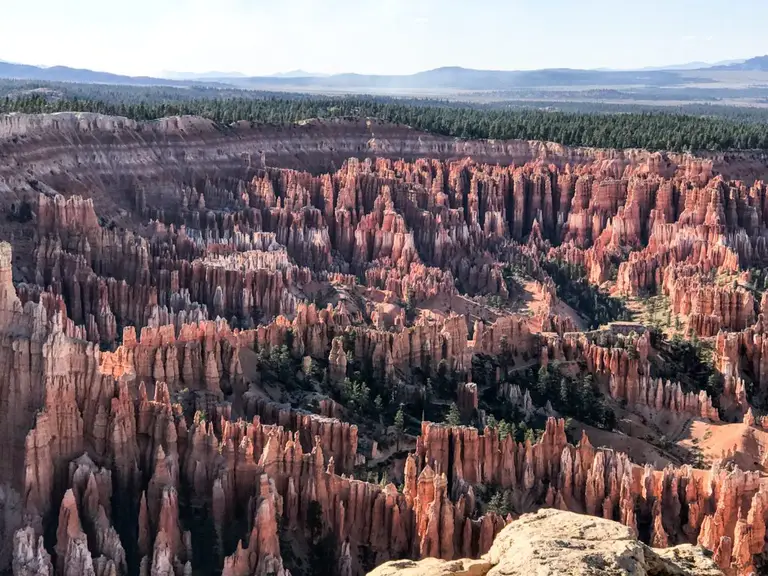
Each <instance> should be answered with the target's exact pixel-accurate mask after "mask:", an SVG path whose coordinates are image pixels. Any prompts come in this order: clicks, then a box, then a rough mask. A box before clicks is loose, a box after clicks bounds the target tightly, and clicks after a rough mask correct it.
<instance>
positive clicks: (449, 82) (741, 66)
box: [0, 56, 768, 93]
mask: <svg viewBox="0 0 768 576" xmlns="http://www.w3.org/2000/svg"><path fill="white" fill-rule="evenodd" d="M721 71H757V72H768V56H759V57H756V58H750V59H748V60H743V61H728V62H725V63H716V64H704V63H699V62H693V63H689V64H681V65H675V66H670V67H667V68H663V69H646V70H575V69H547V70H531V71H505V70H474V69H470V68H460V67H456V66H449V67H444V68H436V69H434V70H427V71H425V72H419V73H416V74H409V75H389V76H384V75H381V76H377V75H365V74H335V75H331V76H325V75H322V74H313V73H310V72H305V71H303V70H294V71H291V72H284V73H278V74H275V75H272V76H245V75H243V74H241V73H239V72H205V73H179V72H166V73H163V76H165V77H164V78H153V77H149V76H124V75H120V74H112V73H109V72H97V71H93V70H87V69H80V68H69V67H67V66H53V67H50V68H45V67H39V66H31V65H27V64H14V63H10V62H3V61H1V60H0V78H16V79H25V80H42V81H58V82H80V83H90V84H130V85H140V86H153V85H166V86H169V85H170V86H191V85H193V86H215V87H237V88H250V89H261V90H290V91H313V90H314V91H323V90H327V91H342V92H351V91H357V92H389V93H397V92H399V91H401V92H413V91H423V90H433V91H434V90H442V91H504V90H514V89H520V88H536V87H544V86H553V87H557V86H559V87H570V86H572V87H584V86H603V87H616V86H654V87H669V86H677V85H681V84H691V83H695V82H708V81H712V74H713V72H721Z"/></svg>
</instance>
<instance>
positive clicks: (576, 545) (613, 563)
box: [368, 510, 722, 576]
mask: <svg viewBox="0 0 768 576" xmlns="http://www.w3.org/2000/svg"><path fill="white" fill-rule="evenodd" d="M449 574H450V575H456V574H459V575H462V576H524V575H527V574H537V575H541V576H548V575H552V576H555V575H557V574H572V575H574V576H581V575H587V574H616V575H617V576H618V575H620V574H656V575H664V576H673V575H683V574H688V575H690V576H705V575H706V576H710V575H712V576H714V575H717V574H722V572H721V571H720V569H718V567H717V566H716V565H715V563H714V562H713V561H712V560H711V559H710V558H708V557H707V556H705V555H704V553H703V551H702V550H701V549H700V548H695V547H693V546H677V547H675V548H667V549H651V548H648V547H647V546H646V545H644V544H643V543H642V542H638V541H637V540H636V539H635V537H634V536H633V534H632V533H631V532H630V531H629V530H627V528H626V527H625V526H622V525H621V524H618V523H616V522H609V521H606V520H602V519H598V518H590V517H589V516H582V515H578V514H572V513H570V512H560V511H557V510H542V511H540V512H539V513H537V514H528V515H525V516H523V517H521V518H520V519H519V520H515V521H514V522H512V523H511V524H509V525H508V526H507V527H506V528H504V530H502V531H501V532H500V533H499V534H498V535H497V536H496V539H495V540H494V542H493V546H492V547H491V549H490V551H489V552H488V553H487V554H485V555H484V556H483V557H482V558H481V559H480V560H455V561H451V562H448V561H440V560H434V559H427V560H421V561H418V562H413V561H407V560H400V561H394V562H388V563H386V564H384V565H382V566H380V567H378V568H377V569H376V570H374V571H373V572H370V573H369V575H368V576H417V575H418V576H448V575H449Z"/></svg>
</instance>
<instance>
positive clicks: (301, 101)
mask: <svg viewBox="0 0 768 576" xmlns="http://www.w3.org/2000/svg"><path fill="white" fill-rule="evenodd" d="M51 90H52V89H43V88H39V89H30V90H26V91H18V90H17V91H15V92H10V91H6V92H5V94H6V95H5V96H4V97H3V98H0V113H8V112H26V113H49V112H63V111H74V112H98V113H102V114H110V115H117V116H125V117H128V118H132V119H134V120H155V119H158V118H162V117H165V116H177V115H196V116H202V117H205V118H209V119H211V120H213V121H215V122H218V123H222V124H230V123H232V122H236V121H240V120H245V121H250V122H253V123H269V124H286V123H294V122H299V121H302V120H308V119H312V118H326V119H327V118H347V117H362V118H377V119H380V120H383V121H386V122H393V123H397V124H405V125H408V126H411V127H413V128H415V129H418V130H423V131H426V132H431V133H434V134H440V135H444V136H452V137H457V138H468V139H499V140H511V139H522V140H542V141H550V142H557V143H560V144H564V145H568V146H588V147H600V148H645V149H648V150H670V151H696V150H710V151H726V150H736V149H742V150H743V149H761V150H768V123H765V122H758V121H744V120H741V119H737V118H738V117H735V118H734V117H720V116H707V115H693V114H682V113H675V112H664V111H651V112H646V111H644V112H630V113H612V114H595V113H585V112H562V111H550V110H538V109H522V108H515V107H511V106H510V107H507V108H497V107H482V106H472V105H468V104H461V103H455V102H453V103H451V102H441V101H439V100H413V99H411V100H399V99H394V98H380V97H364V96H363V97H335V98H332V97H322V96H308V95H297V94H293V95H289V94H274V93H254V94H253V95H250V94H245V92H246V91H216V90H210V91H207V92H206V91H202V90H200V91H197V90H196V91H193V92H192V93H189V94H184V93H183V91H182V90H179V89H173V88H167V89H165V88H156V89H155V88H152V89H147V88H141V89H140V88H135V89H126V88H124V87H119V88H118V87H103V86H94V87H93V88H92V89H85V88H84V87H82V86H80V88H78V90H72V89H71V88H70V89H62V90H61V91H58V92H55V97H52V94H51ZM0 94H2V92H1V91H0ZM181 94H184V96H183V97H182V96H181ZM201 94H202V96H201Z"/></svg>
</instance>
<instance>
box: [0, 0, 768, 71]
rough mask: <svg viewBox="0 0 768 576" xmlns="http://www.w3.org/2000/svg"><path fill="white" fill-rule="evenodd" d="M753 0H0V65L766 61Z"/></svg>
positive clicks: (514, 66) (767, 46) (765, 10)
mask: <svg viewBox="0 0 768 576" xmlns="http://www.w3.org/2000/svg"><path fill="white" fill-rule="evenodd" d="M766 22H768V2H766V1H765V0H581V1H576V0H130V1H129V0H122V1H121V2H117V1H116V0H0V60H6V61H9V62H19V63H24V64H34V65H43V66H51V65H66V66H72V67H78V68H90V69H92V70H100V71H108V72H115V73H119V74H129V75H159V74H161V73H162V72H164V71H176V72H207V71H220V72H221V71H223V72H232V71H237V72H241V73H245V74H248V75H264V74H271V73H275V72H286V71H290V70H296V69H302V70H305V71H310V72H320V73H342V72H358V73H364V74H410V73H414V72H418V71H422V70H428V69H432V68H437V67H441V66H463V67H467V68H480V69H487V70H532V69H540V68H623V69H627V68H640V67H646V66H660V65H669V64H680V63H685V62H690V61H706V62H714V61H720V60H728V59H736V58H748V57H752V56H758V55H764V54H768V34H767V33H766V27H765V24H766Z"/></svg>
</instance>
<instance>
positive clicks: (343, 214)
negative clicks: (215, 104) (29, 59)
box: [0, 114, 768, 576]
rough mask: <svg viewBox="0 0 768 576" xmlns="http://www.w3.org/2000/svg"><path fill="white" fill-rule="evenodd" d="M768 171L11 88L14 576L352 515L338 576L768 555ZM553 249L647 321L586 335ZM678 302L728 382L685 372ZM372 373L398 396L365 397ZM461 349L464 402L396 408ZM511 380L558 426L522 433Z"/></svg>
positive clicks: (303, 545) (6, 501)
mask: <svg viewBox="0 0 768 576" xmlns="http://www.w3.org/2000/svg"><path fill="white" fill-rule="evenodd" d="M766 166H767V165H766V161H765V158H761V157H758V156H755V155H750V154H748V153H743V154H739V153H734V154H730V155H724V154H723V155H709V156H706V157H696V156H691V155H676V154H665V153H648V152H644V151H642V150H627V151H615V150H595V149H568V148H565V147H562V146H558V145H555V144H545V143H538V142H517V141H516V142H499V141H496V142H494V141H483V142H480V141H478V142H465V141H458V140H455V139H450V138H443V137H439V136H434V135H428V134H420V133H417V132H414V131H412V130H410V129H407V128H404V127H398V126H391V125H383V124H379V123H377V122H373V121H369V122H365V121H360V122H350V121H346V122H342V121H339V122H324V123H321V122H310V123H307V124H305V125H303V126H292V127H284V128H277V127H259V126H255V127H252V126H250V125H245V124H243V125H233V126H229V127H219V126H215V125H213V124H212V123H210V122H208V121H205V120H202V119H198V118H186V117H184V118H172V119H166V120H162V121H157V122H152V123H143V124H142V123H136V122H133V121H129V120H125V119H121V118H112V117H104V116H97V115H90V114H58V115H47V116H25V115H10V116H5V117H0V218H2V220H3V225H2V227H0V239H1V240H3V241H4V242H3V243H2V244H1V245H0V335H1V337H0V359H1V362H2V371H0V571H5V572H6V573H9V574H11V573H12V574H14V575H16V576H22V575H25V576H27V575H29V576H31V575H36V574H45V575H49V576H52V575H54V574H55V575H66V576H75V575H98V576H126V575H135V574H138V575H141V576H150V575H151V576H190V575H193V574H194V575H197V574H221V575H222V576H267V575H273V576H287V575H288V574H293V576H300V575H301V574H315V573H318V572H312V571H311V570H312V569H313V567H312V564H313V563H315V564H317V563H318V562H319V561H318V560H317V559H316V557H315V556H313V554H315V553H316V549H317V547H318V546H317V543H318V542H322V543H323V544H322V545H323V546H326V547H328V548H332V549H331V550H326V556H325V557H324V558H326V560H325V561H326V562H329V563H330V565H325V566H323V567H322V569H323V570H325V572H322V573H324V574H338V575H341V576H357V575H362V574H366V573H368V572H370V571H373V574H380V575H385V574H401V573H402V574H404V575H406V574H435V575H437V574H449V573H450V574H478V575H480V574H489V575H497V574H498V575H501V574H532V573H534V571H535V570H539V571H537V572H535V573H537V574H563V573H566V572H565V571H564V570H565V569H566V568H564V566H571V567H573V572H570V573H573V574H582V573H583V574H624V573H626V574H645V573H648V574H718V573H721V572H722V573H725V574H729V575H733V576H746V575H748V574H752V573H755V574H758V573H761V570H763V569H765V568H762V567H763V566H765V565H766V562H765V558H766V557H768V553H767V552H766V519H767V518H768V486H766V472H767V471H768V458H767V456H768V419H766V418H764V417H763V416H762V413H761V411H760V409H759V406H758V405H757V404H755V405H752V399H759V398H762V397H763V394H762V393H763V392H767V391H768V334H766V332H768V324H766V322H768V296H765V295H763V293H762V290H763V285H762V284H761V283H757V282H755V281H754V278H753V274H754V270H757V269H760V268H762V267H765V266H768V197H767V190H766V185H765V183H764V181H763V179H764V178H766V177H768V168H767V167H766ZM554 261H557V262H560V263H561V264H563V265H566V266H572V267H578V268H579V269H580V270H583V271H584V274H585V277H586V281H587V283H588V284H589V285H591V286H593V287H595V288H599V289H600V291H601V293H603V294H610V295H612V296H613V297H615V298H617V299H621V301H623V302H626V303H627V305H628V306H630V308H632V306H635V308H633V311H634V313H635V318H634V320H633V322H634V323H630V324H628V325H624V324H620V323H619V324H615V325H612V324H609V325H605V326H601V327H599V328H597V329H593V330H588V329H587V319H585V318H583V317H582V315H581V314H580V313H579V312H578V311H577V310H574V308H573V307H572V306H570V305H569V304H568V303H567V302H565V301H564V300H563V299H561V298H560V297H559V296H558V293H559V292H558V289H559V287H558V286H556V283H555V282H554V280H553V279H552V278H550V277H549V275H548V274H547V271H546V268H545V267H544V266H543V264H542V263H543V262H554ZM512 266H516V267H517V268H518V269H519V268H525V269H527V270H528V273H529V275H528V276H527V277H526V278H524V279H523V280H522V281H519V282H510V279H509V274H508V271H509V269H510V267H512ZM758 284H759V285H758ZM648 298H654V299H658V300H660V301H663V302H664V303H665V306H666V312H664V313H665V314H668V315H669V316H670V317H671V318H673V319H674V321H670V322H669V323H668V324H667V326H666V328H664V329H663V330H666V331H667V332H669V334H671V333H672V332H675V331H676V332H677V333H678V334H682V335H683V336H684V338H686V339H693V340H696V341H697V342H701V343H703V344H704V345H706V346H708V347H709V348H708V349H709V350H710V351H711V358H710V364H711V367H712V370H713V374H714V376H715V377H716V378H719V379H720V380H721V382H722V386H721V388H720V389H719V390H718V393H717V394H713V393H712V391H711V390H709V391H707V390H703V389H702V390H699V389H695V388H692V387H691V386H690V383H688V382H687V381H686V380H685V379H684V378H682V377H681V378H680V379H679V380H678V379H676V378H669V377H664V376H660V375H659V373H658V372H657V367H658V365H659V362H660V359H661V361H663V354H662V352H661V350H660V349H659V348H657V345H658V342H657V338H656V336H654V334H657V333H658V332H652V331H651V330H650V329H646V328H650V323H651V322H650V321H649V320H648V315H647V310H646V309H645V308H643V306H645V305H646V303H647V300H648ZM644 314H645V316H644ZM662 315H663V314H662ZM663 330H662V331H663ZM625 332H626V333H627V334H625ZM628 342H629V343H630V344H628ZM502 356H503V357H504V358H507V359H508V360H509V362H505V363H503V364H504V365H500V364H499V363H494V364H493V370H491V371H489V372H487V373H486V376H487V378H486V381H484V382H480V381H479V380H478V375H477V369H476V368H477V366H478V363H479V364H480V365H482V364H483V362H486V363H487V362H491V360H493V359H497V358H499V357H502ZM276 358H279V362H277V360H275V359H276ZM276 362H277V364H279V367H280V368H279V371H280V378H276V377H275V370H273V369H272V368H274V366H275V365H277V364H275V363H276ZM521 367H522V368H527V367H532V368H533V369H534V370H542V369H543V370H544V371H546V370H547V369H552V370H555V371H560V372H562V373H569V374H570V375H571V377H574V378H576V379H578V380H583V379H586V378H587V377H589V378H590V379H591V381H593V382H594V385H595V386H596V387H597V388H599V389H600V391H601V392H602V394H603V396H604V399H605V402H606V404H607V405H608V406H609V407H610V408H611V409H612V410H613V412H614V413H615V415H616V424H615V426H612V427H611V428H610V429H605V428H603V429H599V428H596V427H592V426H589V425H587V424H585V423H582V422H579V421H578V419H572V418H566V417H567V416H568V414H563V413H559V412H558V411H557V410H556V409H554V408H553V407H552V405H551V404H549V403H547V405H543V406H538V405H535V404H534V403H533V402H532V400H531V394H530V390H528V389H526V386H525V385H523V383H519V384H518V383H517V382H516V378H517V377H518V374H519V370H521ZM356 370H357V371H358V373H359V372H362V373H364V374H366V375H367V376H366V377H365V378H364V379H367V381H368V383H369V384H370V386H371V388H372V389H373V388H374V383H375V389H376V390H384V391H385V392H384V393H380V394H379V396H377V399H376V407H377V408H376V410H377V411H378V412H381V414H379V415H378V416H377V415H375V414H374V415H371V414H370V413H368V415H365V414H363V412H364V411H362V410H360V409H359V407H360V406H359V402H358V403H357V404H355V403H350V402H346V400H348V397H347V395H345V394H344V390H346V389H347V388H348V387H349V383H350V381H355V382H357V380H355V378H356V376H355V371H356ZM446 370H447V371H449V372H450V373H451V374H454V375H456V379H457V385H456V389H455V390H452V391H451V393H452V394H453V402H455V403H456V405H457V407H458V409H459V412H460V413H461V415H462V418H463V422H464V423H466V424H467V425H463V426H457V425H448V424H445V423H438V422H430V421H428V419H427V418H423V417H422V418H421V419H420V418H419V417H418V414H417V415H415V416H414V415H410V414H409V415H407V417H406V422H405V425H404V430H397V426H396V425H394V424H393V422H392V418H391V416H392V414H393V413H394V412H395V411H396V410H397V406H398V405H403V406H404V407H405V408H406V412H407V411H408V407H409V406H413V405H416V404H417V403H418V402H420V401H421V402H422V403H424V398H425V394H428V390H427V388H428V385H431V382H432V381H433V380H435V381H436V379H437V374H439V373H441V371H443V372H445V371H446ZM358 380H359V379H358ZM345 387H347V388H345ZM489 397H490V398H492V399H494V401H493V402H492V404H497V405H506V406H511V407H513V408H514V409H515V410H516V413H517V414H520V415H521V418H524V419H526V421H529V422H533V421H535V420H536V419H538V420H539V421H541V422H544V423H545V424H544V425H542V427H543V431H541V432H539V433H537V434H531V435H530V436H529V437H528V438H527V439H524V440H523V441H519V439H516V437H515V436H514V435H513V434H509V433H504V431H502V430H501V429H500V427H499V426H498V425H495V424H494V423H495V422H496V420H495V419H491V418H490V412H489V411H490V409H489V408H488V404H487V402H488V400H487V399H488V398H489ZM420 398H421V400H420ZM426 398H429V397H428V396H426ZM447 404H450V401H447ZM427 408H429V407H427ZM427 408H424V409H420V410H422V414H423V413H424V412H423V410H427ZM433 408H434V407H433ZM445 408H447V405H446V406H445ZM453 424H455V422H454V423H453ZM470 424H471V425H470ZM531 428H533V426H531ZM694 453H696V454H698V459H693V458H691V457H690V456H691V454H694ZM489 487H493V489H494V490H497V491H498V493H504V494H506V495H507V498H508V500H509V506H507V507H506V509H505V510H504V512H501V513H500V511H499V509H498V507H493V506H489V505H488V504H489V503H488V500H489V498H488V497H487V495H488V493H489ZM540 509H548V510H545V511H543V512H540V513H539V514H538V515H534V516H531V515H529V513H534V512H536V511H537V510H540ZM572 513H577V514H572ZM520 516H522V517H521V518H520V519H518V517H520ZM590 517H595V518H590ZM542 523H543V524H542ZM553 531H560V532H561V534H560V536H561V537H558V538H559V539H558V538H554V537H553V536H552V532H553ZM494 540H496V543H494ZM605 541H610V542H611V544H605ZM563 542H566V543H568V542H571V545H569V546H565V545H563V544H562V543H563ZM601 542H603V543H601ZM526 543H527V544H526ZM558 547H559V548H558ZM580 547H581V548H580ZM584 547H586V548H584ZM673 547H676V548H673ZM561 548H567V549H568V550H569V552H568V554H566V553H565V552H562V550H561V552H558V550H560V549H561ZM577 549H580V550H582V551H583V550H584V549H589V550H590V551H591V553H590V554H586V552H584V553H581V552H578V550H577ZM657 549H664V550H657ZM667 549H669V550H667ZM532 550H534V552H532ZM536 550H538V551H540V553H539V552H535V551H536ZM516 551H517V552H516ZM526 554H528V555H530V554H533V556H535V557H536V558H528V560H526V561H525V562H522V563H521V558H527V556H525V555H526ZM587 556H589V557H587ZM313 558H315V559H314V560H313ZM329 558H330V560H328V559H329ZM627 558H632V559H633V560H632V562H634V564H633V563H631V562H630V563H627V562H629V561H628V560H627ZM564 562H565V564H564ZM595 563H597V564H595ZM537 566H538V568H536V567H537ZM315 568H317V566H315ZM577 568H578V570H577ZM579 570H580V571H579ZM763 573H765V572H763Z"/></svg>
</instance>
